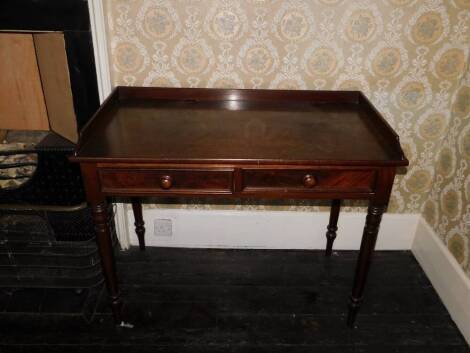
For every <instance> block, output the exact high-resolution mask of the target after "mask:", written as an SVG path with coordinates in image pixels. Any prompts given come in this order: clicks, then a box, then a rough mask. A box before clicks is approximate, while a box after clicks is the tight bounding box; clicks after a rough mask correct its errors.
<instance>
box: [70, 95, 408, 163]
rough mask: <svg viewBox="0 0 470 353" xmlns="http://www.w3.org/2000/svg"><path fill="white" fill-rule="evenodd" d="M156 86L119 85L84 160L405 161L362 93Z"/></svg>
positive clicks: (81, 154)
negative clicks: (178, 91) (175, 91)
mask: <svg viewBox="0 0 470 353" xmlns="http://www.w3.org/2000/svg"><path fill="white" fill-rule="evenodd" d="M157 90H159V89H145V88H119V89H118V90H117V91H116V92H115V93H114V94H115V95H116V96H117V97H115V98H114V101H113V102H114V103H113V104H110V105H111V106H112V107H111V108H108V109H107V110H105V111H104V112H103V113H102V114H98V115H97V116H96V117H95V119H97V120H101V121H100V122H96V123H95V124H94V125H93V128H91V129H89V131H87V134H84V137H83V138H82V141H81V146H80V148H79V150H78V152H77V157H78V158H77V159H78V160H85V159H90V158H100V159H102V158H108V159H126V160H132V161H135V160H141V161H142V160H151V161H157V160H159V161H178V162H182V161H195V162H201V161H203V162H208V161H209V162H229V163H230V162H244V163H250V162H252V163H268V162H269V163H273V162H283V163H286V164H288V163H295V162H299V163H300V162H308V163H313V162H316V164H322V163H323V164H324V163H328V164H331V163H333V164H344V163H346V164H349V165H350V164H355V163H354V162H359V164H374V165H383V164H390V165H404V164H406V159H405V158H404V156H403V153H402V151H401V149H400V147H399V144H398V141H397V140H396V138H394V136H393V133H392V132H391V131H386V130H387V126H386V125H385V124H384V123H383V121H382V120H381V118H380V117H379V116H378V114H376V113H375V112H374V111H372V110H371V108H370V106H369V103H368V102H366V101H364V100H361V99H359V97H361V96H360V93H359V92H339V93H341V96H340V97H341V98H342V100H339V101H336V102H331V101H332V97H333V96H334V95H338V92H321V94H319V93H316V94H314V93H312V92H311V95H310V96H309V95H305V94H304V95H301V94H298V96H297V95H295V92H291V91H276V92H275V93H273V92H272V91H252V90H251V91H250V90H203V91H204V92H207V93H206V94H207V96H201V93H199V91H198V90H193V91H191V90H189V89H188V90H187V91H188V92H189V93H188V97H187V98H184V97H183V98H181V97H180V96H176V97H173V96H171V95H169V96H167V97H166V96H165V97H166V98H165V97H158V98H157V99H155V98H154V99H152V98H145V97H150V94H151V93H152V92H155V91H157ZM129 91H130V92H132V93H133V95H132V96H131V97H130V98H126V97H127V95H129V93H128V92H129ZM160 91H163V92H165V89H160ZM220 91H226V92H225V95H224V96H222V97H221V99H220V100H214V99H212V100H211V99H210V98H211V95H210V93H213V94H212V98H213V97H214V96H217V95H221V94H222V93H223V92H222V93H221V92H220ZM170 92H172V90H170ZM191 92H193V93H192V95H191ZM227 92H232V93H230V94H229V93H227ZM277 96H279V97H277ZM330 96H331V97H330ZM139 97H140V98H139ZM178 97H179V98H178ZM191 97H193V98H191ZM281 97H284V99H283V100H278V99H277V98H281ZM293 98H295V99H293Z"/></svg>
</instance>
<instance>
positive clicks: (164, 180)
mask: <svg viewBox="0 0 470 353" xmlns="http://www.w3.org/2000/svg"><path fill="white" fill-rule="evenodd" d="M172 184H173V181H172V179H171V176H169V175H164V176H162V177H160V186H161V187H162V189H169V188H171V185H172Z"/></svg>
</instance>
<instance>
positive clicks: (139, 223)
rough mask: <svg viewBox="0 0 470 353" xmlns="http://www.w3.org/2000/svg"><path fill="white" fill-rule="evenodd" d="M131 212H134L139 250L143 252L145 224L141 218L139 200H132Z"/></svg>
mask: <svg viewBox="0 0 470 353" xmlns="http://www.w3.org/2000/svg"><path fill="white" fill-rule="evenodd" d="M132 211H133V212H134V225H135V233H136V234H137V238H138V239H139V248H140V250H142V251H143V250H145V223H144V218H143V216H142V203H141V202H140V200H139V199H137V198H133V199H132Z"/></svg>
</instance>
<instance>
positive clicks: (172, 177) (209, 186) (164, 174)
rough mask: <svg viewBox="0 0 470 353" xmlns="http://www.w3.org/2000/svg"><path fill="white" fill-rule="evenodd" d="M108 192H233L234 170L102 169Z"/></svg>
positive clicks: (103, 185)
mask: <svg viewBox="0 0 470 353" xmlns="http://www.w3.org/2000/svg"><path fill="white" fill-rule="evenodd" d="M99 174H100V181H101V187H102V189H103V191H104V192H106V191H111V190H112V191H113V192H119V191H121V192H123V193H124V192H126V191H127V192H132V191H136V192H145V191H148V192H157V193H159V192H166V193H170V194H171V193H177V194H182V193H187V194H192V193H197V192H199V193H231V192H232V185H233V181H232V178H233V171H232V170H185V169H139V170H135V169H132V170H127V169H101V170H100V172H99Z"/></svg>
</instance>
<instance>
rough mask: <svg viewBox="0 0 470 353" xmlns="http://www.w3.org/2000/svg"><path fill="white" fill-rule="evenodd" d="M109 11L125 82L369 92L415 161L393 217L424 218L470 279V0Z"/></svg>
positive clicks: (178, 1)
mask: <svg viewBox="0 0 470 353" xmlns="http://www.w3.org/2000/svg"><path fill="white" fill-rule="evenodd" d="M106 14H107V26H108V28H107V30H108V41H109V46H110V48H109V50H110V53H111V55H110V58H111V59H110V60H111V61H112V62H111V68H112V80H113V83H114V84H115V85H143V86H172V87H237V88H271V89H276V88H281V89H360V90H362V91H363V92H364V93H365V94H366V95H367V96H368V97H369V98H370V99H371V100H372V102H373V103H374V104H375V105H376V107H377V108H378V109H379V110H380V111H381V112H382V113H383V115H384V116H385V117H386V119H387V120H388V121H389V123H390V124H391V125H392V126H393V127H394V128H395V130H396V131H397V132H398V133H399V135H400V137H401V141H402V145H403V147H404V150H405V152H406V154H407V156H408V158H409V160H410V162H411V164H410V167H409V168H408V170H407V173H406V174H405V175H401V176H398V177H397V178H396V183H395V187H394V191H393V194H392V199H391V202H390V205H389V212H390V211H391V212H399V213H421V212H423V213H424V215H425V217H426V219H427V221H428V222H429V223H430V224H431V225H432V226H433V227H434V229H435V230H436V231H437V232H438V234H439V235H440V236H441V237H442V239H443V241H445V242H446V244H447V245H448V247H449V249H450V250H451V252H452V253H453V254H454V256H455V258H456V259H457V261H458V262H459V263H460V264H461V265H462V267H463V268H464V269H465V270H466V271H467V273H468V274H469V275H470V260H469V253H470V234H469V233H470V231H469V228H470V225H469V223H468V222H470V176H469V175H470V166H469V165H468V164H469V160H470V120H469V111H470V106H469V101H470V88H469V84H470V73H469V71H468V65H469V49H470V48H469V43H470V35H469V32H470V29H469V25H470V0H107V2H106ZM466 72H467V74H466V75H465V73H466ZM353 206H354V207H353ZM179 207H207V208H211V207H232V208H244V207H255V208H261V209H266V208H270V207H283V208H286V207H287V208H288V209H292V208H293V209H299V208H301V209H305V208H307V209H318V207H317V206H315V205H312V204H303V203H298V202H297V203H293V204H291V205H287V206H285V205H284V206H275V205H262V204H255V205H252V204H251V203H250V204H246V203H241V204H237V205H233V204H232V205H220V204H219V205H217V206H214V205H207V204H204V205H201V204H197V203H190V204H185V205H182V206H179ZM347 208H348V209H355V208H356V205H352V206H349V207H347Z"/></svg>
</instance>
